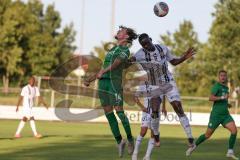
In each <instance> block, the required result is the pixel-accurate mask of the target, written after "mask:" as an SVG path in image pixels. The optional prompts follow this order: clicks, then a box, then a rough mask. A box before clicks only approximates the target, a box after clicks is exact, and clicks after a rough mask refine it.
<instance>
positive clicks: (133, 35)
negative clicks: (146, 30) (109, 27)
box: [119, 26, 138, 43]
mask: <svg viewBox="0 0 240 160" xmlns="http://www.w3.org/2000/svg"><path fill="white" fill-rule="evenodd" d="M119 28H120V29H126V30H127V34H128V36H129V37H128V39H127V40H128V42H129V43H132V41H133V40H135V39H137V38H138V35H137V33H136V31H135V30H134V29H132V28H128V27H125V26H119Z"/></svg>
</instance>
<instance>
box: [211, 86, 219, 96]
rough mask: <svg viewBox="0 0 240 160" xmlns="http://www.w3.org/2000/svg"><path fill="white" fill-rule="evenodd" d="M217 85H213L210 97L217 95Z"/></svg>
mask: <svg viewBox="0 0 240 160" xmlns="http://www.w3.org/2000/svg"><path fill="white" fill-rule="evenodd" d="M218 88H219V87H218V85H217V84H215V85H214V86H213V87H212V89H211V94H212V95H216V94H217V92H218Z"/></svg>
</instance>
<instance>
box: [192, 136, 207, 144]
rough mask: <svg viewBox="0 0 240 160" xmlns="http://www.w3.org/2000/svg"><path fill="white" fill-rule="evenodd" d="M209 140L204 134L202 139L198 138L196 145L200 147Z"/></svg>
mask: <svg viewBox="0 0 240 160" xmlns="http://www.w3.org/2000/svg"><path fill="white" fill-rule="evenodd" d="M206 139H207V138H206V137H205V134H202V135H201V136H200V137H198V139H197V141H196V142H195V144H196V145H197V146H198V145H199V144H201V143H202V142H204V141H205V140H206Z"/></svg>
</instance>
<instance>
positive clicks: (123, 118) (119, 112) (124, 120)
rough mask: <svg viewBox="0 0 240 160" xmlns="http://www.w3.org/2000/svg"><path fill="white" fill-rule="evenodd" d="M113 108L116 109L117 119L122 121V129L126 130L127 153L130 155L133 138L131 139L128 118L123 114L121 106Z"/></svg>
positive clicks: (132, 147) (132, 148)
mask: <svg viewBox="0 0 240 160" xmlns="http://www.w3.org/2000/svg"><path fill="white" fill-rule="evenodd" d="M114 108H115V110H116V113H117V115H118V117H119V119H120V120H121V122H122V125H123V128H124V130H125V132H126V135H127V139H128V154H130V155H132V153H133V151H134V140H133V136H132V131H131V127H130V123H129V120H128V118H127V116H126V115H125V113H124V110H123V107H122V106H115V107H114Z"/></svg>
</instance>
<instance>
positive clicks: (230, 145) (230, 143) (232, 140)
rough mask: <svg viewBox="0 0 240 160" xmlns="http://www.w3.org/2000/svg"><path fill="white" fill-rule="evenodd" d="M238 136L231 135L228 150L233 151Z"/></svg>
mask: <svg viewBox="0 0 240 160" xmlns="http://www.w3.org/2000/svg"><path fill="white" fill-rule="evenodd" d="M236 138H237V134H231V136H230V138H229V144H228V149H233V147H234V144H235V142H236Z"/></svg>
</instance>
